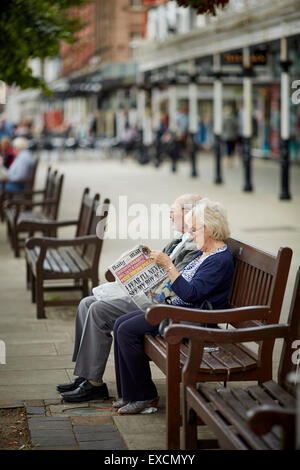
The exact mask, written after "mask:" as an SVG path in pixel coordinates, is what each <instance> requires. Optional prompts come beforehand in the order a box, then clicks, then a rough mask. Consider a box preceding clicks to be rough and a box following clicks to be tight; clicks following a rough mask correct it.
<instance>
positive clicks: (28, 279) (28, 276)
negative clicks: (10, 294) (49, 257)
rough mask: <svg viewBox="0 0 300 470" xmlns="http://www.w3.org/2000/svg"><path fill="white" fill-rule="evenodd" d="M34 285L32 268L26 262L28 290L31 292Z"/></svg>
mask: <svg viewBox="0 0 300 470" xmlns="http://www.w3.org/2000/svg"><path fill="white" fill-rule="evenodd" d="M31 285H32V275H31V267H30V265H29V263H28V261H27V260H26V289H27V290H29V289H30V288H31Z"/></svg>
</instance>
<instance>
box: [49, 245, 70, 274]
mask: <svg viewBox="0 0 300 470" xmlns="http://www.w3.org/2000/svg"><path fill="white" fill-rule="evenodd" d="M49 252H50V253H51V255H52V257H53V258H54V259H55V261H56V263H57V264H58V266H59V267H60V270H61V272H63V273H69V272H70V268H69V266H68V265H67V264H66V263H65V261H64V259H63V258H62V256H61V253H60V251H59V250H49Z"/></svg>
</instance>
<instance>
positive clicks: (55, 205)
mask: <svg viewBox="0 0 300 470" xmlns="http://www.w3.org/2000/svg"><path fill="white" fill-rule="evenodd" d="M63 180H64V175H62V174H61V175H60V174H58V173H57V171H51V169H48V172H47V178H46V182H45V187H44V190H41V191H33V192H32V195H41V196H42V200H41V201H36V200H31V201H30V200H27V199H16V200H12V201H10V202H8V203H7V208H6V209H5V218H6V221H7V234H8V238H9V240H10V243H11V246H12V249H13V250H14V254H15V256H16V257H19V256H20V248H21V246H23V242H24V241H25V237H23V238H21V234H24V233H27V234H29V236H32V235H33V234H34V231H35V230H34V229H35V226H34V224H33V222H39V221H51V220H56V219H57V216H58V210H59V205H60V200H61V192H62V185H63ZM37 209H39V210H37Z"/></svg>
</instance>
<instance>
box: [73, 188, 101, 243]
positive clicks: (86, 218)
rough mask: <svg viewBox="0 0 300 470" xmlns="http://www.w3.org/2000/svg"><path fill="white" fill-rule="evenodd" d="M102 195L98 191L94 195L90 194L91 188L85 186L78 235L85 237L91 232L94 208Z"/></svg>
mask: <svg viewBox="0 0 300 470" xmlns="http://www.w3.org/2000/svg"><path fill="white" fill-rule="evenodd" d="M99 198H100V195H99V194H98V193H97V194H95V196H94V197H91V196H90V190H89V188H85V190H84V191H83V196H82V200H81V207H80V211H79V217H78V225H77V230H76V234H75V236H76V237H84V236H85V235H88V234H89V229H90V225H91V221H92V216H93V208H94V205H95V204H96V202H97V201H99Z"/></svg>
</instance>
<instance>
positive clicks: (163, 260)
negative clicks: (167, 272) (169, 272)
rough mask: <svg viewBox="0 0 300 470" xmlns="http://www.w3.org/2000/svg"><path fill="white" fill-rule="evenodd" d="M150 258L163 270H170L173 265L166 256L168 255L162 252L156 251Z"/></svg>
mask: <svg viewBox="0 0 300 470" xmlns="http://www.w3.org/2000/svg"><path fill="white" fill-rule="evenodd" d="M150 258H152V259H153V260H154V262H155V263H156V264H157V265H158V266H161V267H162V268H163V269H168V268H170V267H171V266H172V265H173V263H172V261H171V259H170V257H169V256H168V255H166V253H163V252H162V251H156V250H153V251H151V253H150Z"/></svg>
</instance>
